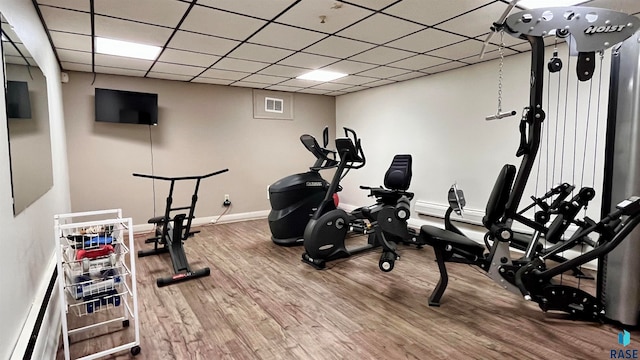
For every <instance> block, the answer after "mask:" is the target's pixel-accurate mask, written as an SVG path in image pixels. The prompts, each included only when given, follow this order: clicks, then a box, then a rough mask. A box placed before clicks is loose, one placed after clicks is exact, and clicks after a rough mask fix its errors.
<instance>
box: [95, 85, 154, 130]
mask: <svg viewBox="0 0 640 360" xmlns="http://www.w3.org/2000/svg"><path fill="white" fill-rule="evenodd" d="M95 103H96V121H102V122H112V123H126V124H143V125H157V124H158V94H149V93H140V92H133V91H123V90H111V89H99V88H96V101H95Z"/></svg>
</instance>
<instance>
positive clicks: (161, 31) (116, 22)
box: [95, 15, 173, 46]
mask: <svg viewBox="0 0 640 360" xmlns="http://www.w3.org/2000/svg"><path fill="white" fill-rule="evenodd" d="M95 24H96V37H103V38H108V39H116V40H123V41H131V42H135V43H139V44H145V45H155V46H164V44H165V43H166V42H167V40H168V39H169V36H171V33H172V32H173V31H172V29H168V28H163V27H159V26H155V25H145V24H140V23H136V22H133V21H128V20H120V19H114V18H110V17H106V16H100V15H96V16H95Z"/></svg>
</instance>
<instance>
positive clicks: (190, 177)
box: [133, 169, 229, 181]
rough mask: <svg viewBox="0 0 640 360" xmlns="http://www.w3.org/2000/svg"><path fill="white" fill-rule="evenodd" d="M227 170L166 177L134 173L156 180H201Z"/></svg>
mask: <svg viewBox="0 0 640 360" xmlns="http://www.w3.org/2000/svg"><path fill="white" fill-rule="evenodd" d="M227 171H229V169H222V170H218V171H215V172H212V173H210V174H206V175H200V176H178V177H166V176H157V175H146V174H138V173H133V176H136V177H142V178H149V179H156V180H167V181H177V180H200V179H206V178H208V177H212V176H214V175H219V174H222V173H225V172H227Z"/></svg>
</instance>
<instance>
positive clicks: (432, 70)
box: [422, 61, 465, 74]
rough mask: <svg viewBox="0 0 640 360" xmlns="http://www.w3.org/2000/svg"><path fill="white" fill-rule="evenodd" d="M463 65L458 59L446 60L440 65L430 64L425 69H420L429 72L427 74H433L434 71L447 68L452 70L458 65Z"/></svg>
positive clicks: (437, 71)
mask: <svg viewBox="0 0 640 360" xmlns="http://www.w3.org/2000/svg"><path fill="white" fill-rule="evenodd" d="M463 66H465V64H464V63H461V62H458V61H452V62H448V63H446V64H442V65H436V66H432V67H429V68H426V69H422V71H424V72H426V73H429V74H435V73H439V72H442V71H447V70H453V69H457V68H459V67H463Z"/></svg>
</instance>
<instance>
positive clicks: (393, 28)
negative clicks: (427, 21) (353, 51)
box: [338, 14, 424, 44]
mask: <svg viewBox="0 0 640 360" xmlns="http://www.w3.org/2000/svg"><path fill="white" fill-rule="evenodd" d="M423 28H424V26H420V25H416V24H413V23H410V22H408V21H404V20H400V19H397V18H394V17H391V16H388V15H384V14H375V15H373V16H371V17H369V18H366V19H364V20H362V21H361V22H359V23H357V24H355V25H353V26H351V27H349V28H347V29H345V30H342V31H340V32H339V33H338V35H340V36H344V37H348V38H352V39H356V40H363V41H368V42H372V43H376V44H381V43H385V42H387V41H391V40H394V39H397V38H399V37H401V36H405V35H407V34H409V33H412V32H415V31H418V30H421V29H423Z"/></svg>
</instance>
